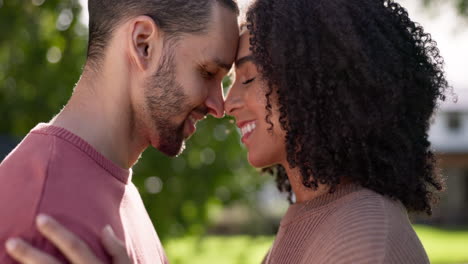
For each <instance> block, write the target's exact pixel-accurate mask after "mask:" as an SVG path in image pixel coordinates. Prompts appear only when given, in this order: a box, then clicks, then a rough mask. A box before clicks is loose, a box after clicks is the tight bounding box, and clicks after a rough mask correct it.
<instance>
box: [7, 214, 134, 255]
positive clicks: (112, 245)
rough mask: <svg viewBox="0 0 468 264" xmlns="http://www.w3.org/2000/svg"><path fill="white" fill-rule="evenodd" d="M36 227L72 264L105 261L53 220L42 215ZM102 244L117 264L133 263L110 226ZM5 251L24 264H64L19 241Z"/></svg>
mask: <svg viewBox="0 0 468 264" xmlns="http://www.w3.org/2000/svg"><path fill="white" fill-rule="evenodd" d="M36 225H37V229H38V230H39V232H41V233H42V234H43V235H44V236H45V237H46V238H47V239H48V240H50V242H52V243H53V244H54V245H55V246H56V247H57V248H58V249H59V250H60V251H61V252H62V254H63V255H64V256H65V257H66V258H67V259H68V261H70V262H71V263H73V264H102V261H100V260H99V259H98V258H97V257H96V255H94V253H93V252H92V251H91V249H90V248H89V247H88V245H86V243H85V242H83V241H82V240H81V239H79V238H78V237H77V236H76V235H75V234H73V233H71V232H70V231H69V230H68V229H66V228H65V227H63V226H62V225H61V224H59V223H58V222H57V221H55V220H54V219H52V218H51V217H49V216H46V215H39V216H38V217H37V218H36ZM101 243H102V244H103V246H104V248H105V249H106V251H107V253H109V255H111V257H112V259H113V263H114V264H130V263H131V261H130V258H129V256H128V255H127V251H126V250H125V246H124V243H123V242H122V241H120V240H119V239H118V238H117V237H116V236H115V234H114V231H113V230H112V228H111V227H110V226H106V227H105V228H104V229H103V231H102V235H101ZM5 247H6V250H7V252H8V254H9V255H10V256H11V257H12V258H13V259H15V260H16V261H18V262H20V263H23V264H33V263H34V264H60V262H59V261H58V260H57V259H55V258H54V257H52V256H50V255H48V254H47V253H45V252H43V251H41V250H38V249H36V248H34V247H33V246H31V245H30V244H28V243H27V242H25V241H23V240H21V239H19V238H12V239H9V240H8V241H7V242H6V244H5Z"/></svg>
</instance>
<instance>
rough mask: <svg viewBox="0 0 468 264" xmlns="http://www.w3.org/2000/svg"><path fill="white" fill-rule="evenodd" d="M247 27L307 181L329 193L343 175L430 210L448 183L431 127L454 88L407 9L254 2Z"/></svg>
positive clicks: (333, 1) (362, 0)
mask: <svg viewBox="0 0 468 264" xmlns="http://www.w3.org/2000/svg"><path fill="white" fill-rule="evenodd" d="M247 27H248V28H249V30H250V32H251V34H252V37H251V39H250V42H251V43H250V44H251V50H252V53H253V56H254V58H255V61H256V64H257V66H258V67H259V70H260V73H261V75H262V77H263V78H264V79H265V80H266V81H267V83H268V87H267V91H266V94H267V111H268V113H269V114H268V115H267V117H266V120H267V122H269V123H270V125H271V126H273V124H272V123H271V120H270V119H271V113H272V100H273V99H272V98H273V97H272V95H273V94H275V95H277V99H276V96H275V100H277V103H278V109H279V114H280V117H279V119H280V120H279V121H280V124H281V126H282V129H284V130H285V131H286V150H287V158H288V163H289V165H290V166H291V167H292V168H295V167H297V168H299V169H300V172H301V174H302V183H303V184H304V185H305V186H306V187H310V188H313V189H315V188H317V186H318V183H320V184H327V185H329V186H331V191H333V190H334V189H335V188H336V185H337V184H339V183H340V179H342V178H343V177H347V178H349V179H351V180H352V181H353V182H355V183H358V184H360V185H362V186H364V187H366V188H369V189H372V190H374V191H376V192H378V193H380V194H383V195H387V196H389V197H391V198H393V199H398V200H400V201H401V202H402V203H403V204H404V205H405V206H406V208H407V209H408V210H409V211H425V212H427V213H428V214H431V206H432V202H433V201H435V198H436V197H437V195H435V194H436V193H437V191H441V190H442V188H443V182H442V180H441V177H440V173H439V172H438V171H437V170H436V168H435V158H434V154H433V152H431V150H430V142H429V141H428V128H429V123H430V119H431V117H432V115H433V112H434V110H435V108H436V106H437V100H438V99H441V100H445V96H444V93H445V91H446V90H447V88H448V87H449V86H448V83H447V81H446V78H445V73H444V71H443V65H444V62H443V59H442V57H441V56H440V55H439V50H438V49H437V47H436V43H435V41H433V40H432V39H431V36H430V35H429V34H427V33H425V32H424V31H423V28H422V27H421V26H420V25H419V24H417V23H415V22H413V21H411V20H410V18H409V17H408V13H407V11H406V10H405V9H404V8H403V7H401V6H400V5H399V4H397V3H395V2H394V1H393V0H359V1H349V0H294V1H291V0H257V1H256V2H255V3H254V4H253V5H252V6H251V7H250V9H249V11H248V13H247ZM275 103H276V102H275ZM278 166H279V165H278ZM276 169H277V170H276V175H277V183H278V187H279V188H280V190H283V191H287V192H289V193H290V194H291V187H290V184H289V182H288V178H287V175H286V172H285V170H284V168H281V167H277V168H276Z"/></svg>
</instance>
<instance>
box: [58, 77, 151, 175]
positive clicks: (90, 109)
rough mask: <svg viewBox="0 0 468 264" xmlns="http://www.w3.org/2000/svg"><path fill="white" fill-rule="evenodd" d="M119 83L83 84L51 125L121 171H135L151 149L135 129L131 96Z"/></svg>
mask: <svg viewBox="0 0 468 264" xmlns="http://www.w3.org/2000/svg"><path fill="white" fill-rule="evenodd" d="M122 85H126V84H125V83H122V82H120V81H118V80H117V81H115V80H114V83H109V82H108V83H106V82H104V81H97V82H94V83H93V82H90V81H87V80H84V78H82V80H80V82H78V84H77V86H76V87H75V90H74V93H73V96H72V97H71V99H70V101H69V102H68V103H67V105H66V106H65V107H64V108H63V109H62V111H61V112H60V113H59V114H58V115H57V116H56V117H54V118H53V119H52V120H51V122H50V124H51V125H54V126H58V127H62V128H65V129H67V130H69V131H70V132H72V133H74V134H76V135H77V136H79V137H81V138H83V139H84V140H85V141H87V142H88V143H89V144H90V145H91V146H93V147H94V148H95V149H96V150H97V151H99V152H100V153H101V154H103V155H104V156H105V157H106V158H108V159H109V160H111V161H113V162H114V163H116V164H117V165H119V166H120V167H122V168H125V169H128V168H130V167H132V166H133V165H134V164H135V163H136V162H137V161H138V158H139V157H140V155H141V153H142V152H143V151H144V150H145V148H146V147H147V146H148V143H147V142H145V140H144V139H143V137H142V136H141V135H139V133H138V129H137V127H136V126H135V125H134V120H133V113H132V107H131V103H130V99H129V96H128V92H127V91H126V89H124V88H122Z"/></svg>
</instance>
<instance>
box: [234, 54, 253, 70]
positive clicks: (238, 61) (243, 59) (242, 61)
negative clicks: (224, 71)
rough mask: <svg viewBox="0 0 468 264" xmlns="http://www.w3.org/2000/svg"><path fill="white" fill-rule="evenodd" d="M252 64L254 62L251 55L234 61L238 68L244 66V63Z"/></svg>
mask: <svg viewBox="0 0 468 264" xmlns="http://www.w3.org/2000/svg"><path fill="white" fill-rule="evenodd" d="M249 61H250V62H253V61H254V57H253V56H252V55H247V56H244V57H242V58H240V59H237V60H236V67H240V66H242V64H245V63H246V62H249Z"/></svg>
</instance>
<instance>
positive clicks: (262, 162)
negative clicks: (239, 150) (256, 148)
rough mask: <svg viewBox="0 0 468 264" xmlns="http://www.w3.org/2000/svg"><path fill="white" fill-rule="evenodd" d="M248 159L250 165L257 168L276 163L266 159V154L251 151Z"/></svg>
mask: <svg viewBox="0 0 468 264" xmlns="http://www.w3.org/2000/svg"><path fill="white" fill-rule="evenodd" d="M247 160H248V161H249V163H250V165H252V166H253V167H255V168H257V169H261V168H266V167H270V166H273V165H275V162H272V161H271V160H268V159H266V157H265V155H254V154H251V153H250V152H249V153H248V154H247Z"/></svg>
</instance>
